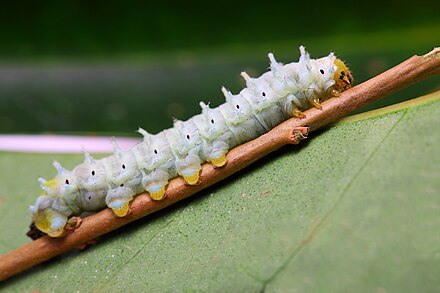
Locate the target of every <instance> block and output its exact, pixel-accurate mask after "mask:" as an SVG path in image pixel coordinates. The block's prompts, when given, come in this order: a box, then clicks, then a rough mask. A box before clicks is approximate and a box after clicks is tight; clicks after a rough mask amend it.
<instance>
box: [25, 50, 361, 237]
mask: <svg viewBox="0 0 440 293" xmlns="http://www.w3.org/2000/svg"><path fill="white" fill-rule="evenodd" d="M300 53H301V56H300V58H299V61H298V62H292V63H289V64H285V65H283V64H281V63H279V62H277V61H276V60H275V57H274V55H273V54H272V53H269V54H268V56H269V61H270V70H269V71H268V72H266V73H264V74H263V75H261V76H260V77H258V78H252V77H250V76H249V75H248V74H247V73H246V72H242V74H241V75H242V77H243V78H244V80H245V82H246V87H245V88H244V89H243V90H241V91H240V93H238V94H237V95H234V94H232V93H231V92H230V91H229V90H227V89H226V88H224V87H223V88H222V92H223V94H224V96H225V98H226V102H225V103H224V104H221V105H220V106H218V107H216V108H211V107H210V106H209V104H205V103H203V102H201V103H200V106H201V108H202V112H201V114H198V115H195V116H193V117H192V118H190V119H188V120H186V121H179V120H175V121H174V127H173V128H170V129H166V130H164V131H162V132H159V133H157V134H154V135H153V134H150V133H148V132H147V131H145V130H143V129H139V130H138V131H139V133H141V134H142V135H143V141H142V142H140V143H139V144H137V145H135V146H134V147H133V148H131V149H130V150H122V149H121V148H120V147H119V146H118V145H117V144H116V142H113V145H114V154H113V155H111V156H108V157H105V158H103V159H99V160H96V159H94V158H93V157H92V156H91V155H90V154H88V153H85V159H84V162H83V163H81V164H79V165H78V166H76V167H75V168H73V170H67V169H65V168H63V167H62V166H61V165H60V164H59V163H58V162H54V163H53V165H54V167H55V169H56V170H57V175H56V176H55V177H54V178H53V179H51V180H45V179H43V178H39V181H40V186H41V188H42V194H41V195H40V196H39V197H38V198H37V200H36V202H35V204H34V205H32V206H30V211H31V214H32V220H33V221H34V223H35V225H36V227H37V228H38V229H39V230H40V231H42V232H44V233H47V234H48V235H49V236H51V237H60V236H62V235H63V234H64V233H65V227H66V224H67V223H68V220H69V218H70V217H72V216H75V215H81V214H82V213H90V212H96V211H98V210H101V209H103V208H105V207H106V206H107V207H109V208H111V209H112V210H113V212H114V214H115V215H116V216H118V217H124V216H125V215H127V214H128V213H129V202H130V201H131V200H132V199H133V197H134V196H136V195H137V194H139V193H142V192H144V191H147V192H148V193H149V195H150V197H151V198H152V199H153V200H161V199H163V198H164V197H165V196H166V188H167V185H168V182H169V180H170V179H171V178H174V177H177V176H181V177H183V179H184V180H185V182H186V183H187V184H189V185H195V184H198V182H199V176H200V170H201V168H202V164H203V163H205V162H206V163H210V164H213V165H214V166H215V167H217V168H221V167H222V166H224V165H225V164H227V159H226V154H227V153H228V151H229V150H230V149H232V148H234V147H236V146H238V145H240V144H243V143H245V142H247V141H250V140H252V139H254V138H256V137H258V136H260V135H262V134H264V133H266V132H267V131H269V130H270V129H272V128H273V127H275V126H276V125H278V124H280V123H281V122H283V121H284V120H286V119H288V118H291V117H298V118H299V119H300V118H302V117H304V115H303V113H302V112H303V111H305V110H307V109H309V108H311V107H316V108H320V107H321V106H320V103H321V102H322V101H325V100H327V99H329V98H332V97H337V96H339V94H340V93H341V92H342V91H344V90H346V89H348V88H349V87H350V86H351V84H352V82H353V78H352V76H351V74H350V71H349V70H348V68H347V66H346V65H345V64H344V62H342V61H341V60H340V59H338V58H336V57H335V55H334V54H333V53H330V54H329V55H328V56H326V57H322V58H319V59H311V58H310V55H309V54H308V53H307V52H306V51H305V49H304V47H302V46H301V47H300Z"/></svg>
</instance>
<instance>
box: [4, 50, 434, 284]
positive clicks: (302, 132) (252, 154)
mask: <svg viewBox="0 0 440 293" xmlns="http://www.w3.org/2000/svg"><path fill="white" fill-rule="evenodd" d="M437 74H440V48H436V49H434V50H433V51H431V52H430V53H428V54H426V55H424V56H413V57H411V58H409V59H408V60H406V61H404V62H403V63H401V64H399V65H397V66H395V67H393V68H391V69H389V70H387V71H385V72H384V73H382V74H380V75H378V76H376V77H374V78H372V79H370V80H368V81H366V82H364V83H362V84H360V85H358V86H355V87H353V88H351V89H350V90H347V91H345V92H343V93H342V94H341V95H340V97H337V98H332V99H330V100H327V101H325V102H323V103H322V109H316V108H312V109H310V110H307V111H306V112H305V117H304V118H301V119H298V118H292V119H289V120H287V121H285V122H283V123H282V124H280V125H278V126H277V127H275V128H274V129H272V130H271V131H269V132H268V133H266V134H264V135H262V136H260V137H259V138H257V139H255V140H252V141H249V142H247V143H245V144H242V145H240V146H238V147H236V148H235V149H233V150H231V151H230V152H229V153H228V155H227V159H228V164H226V165H225V166H224V167H222V168H214V167H213V166H212V165H211V164H205V165H204V166H203V169H202V172H201V178H200V180H201V183H200V184H199V185H193V186H189V185H186V184H185V182H184V180H183V179H182V178H180V177H179V178H175V179H173V180H171V182H170V184H169V188H168V190H167V197H166V198H165V199H163V200H161V201H153V200H151V199H150V197H149V196H147V194H141V195H139V196H137V197H136V198H135V199H134V200H133V202H132V203H131V206H130V208H131V213H130V214H129V215H127V216H126V217H122V218H118V217H116V216H115V215H114V213H113V212H112V211H111V210H110V209H105V210H103V211H101V212H99V213H97V214H94V215H91V216H89V217H86V218H85V219H84V220H83V222H82V225H81V227H80V228H79V229H77V230H75V232H74V233H71V234H69V235H67V236H65V237H62V238H51V237H48V236H43V237H41V238H39V239H37V240H35V241H33V242H31V243H28V244H25V245H23V246H21V247H19V248H17V249H15V250H13V251H11V252H9V253H6V254H4V255H2V256H0V281H1V280H4V279H6V278H9V277H11V276H12V275H14V274H17V273H19V272H22V271H24V270H26V269H28V268H30V267H32V266H34V265H37V264H40V263H42V262H44V261H46V260H48V259H50V258H52V257H54V256H56V255H59V254H61V253H63V252H66V251H69V250H71V249H74V248H77V247H80V246H81V245H82V244H84V243H87V242H89V241H91V240H93V239H95V238H96V237H99V236H101V235H103V234H105V233H108V232H110V231H113V230H115V229H117V228H119V227H121V226H123V225H125V224H128V223H130V222H132V221H134V220H137V219H139V218H142V217H144V216H146V215H148V214H151V213H153V212H155V211H158V210H160V209H163V208H165V207H167V206H169V205H171V204H173V203H175V202H177V201H179V200H182V199H184V198H186V197H189V196H191V195H193V194H194V193H196V192H198V191H200V190H201V189H204V188H206V187H208V186H210V185H213V184H215V183H216V182H218V181H220V180H222V179H224V178H226V177H228V176H230V175H231V174H234V173H235V172H237V171H239V170H241V169H243V168H245V167H247V166H249V165H250V164H252V163H253V162H255V161H257V160H258V159H260V158H262V157H264V156H265V155H267V154H268V153H271V152H273V151H275V150H277V149H279V148H280V147H282V146H283V145H286V144H292V143H298V142H299V141H300V140H301V139H303V138H305V137H306V135H307V133H308V131H314V130H316V129H318V128H320V127H322V126H324V125H327V124H329V123H331V122H333V121H335V120H337V119H340V118H342V117H344V116H346V115H348V114H350V113H352V112H353V111H355V110H357V109H359V108H361V107H363V106H365V105H367V104H369V103H371V102H374V101H376V100H378V99H380V98H383V97H385V96H386V95H388V94H390V93H392V92H395V91H397V90H400V89H402V88H404V87H407V86H409V85H411V84H413V83H416V82H419V81H421V80H423V79H426V78H428V77H430V76H434V75H437Z"/></svg>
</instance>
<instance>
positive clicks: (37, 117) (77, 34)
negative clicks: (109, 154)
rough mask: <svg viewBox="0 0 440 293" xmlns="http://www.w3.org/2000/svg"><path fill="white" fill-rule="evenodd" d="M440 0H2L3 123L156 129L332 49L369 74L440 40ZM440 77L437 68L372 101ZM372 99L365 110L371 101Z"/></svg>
mask: <svg viewBox="0 0 440 293" xmlns="http://www.w3.org/2000/svg"><path fill="white" fill-rule="evenodd" d="M439 15H440V2H439V1H418V2H417V3H412V4H409V3H408V4H406V3H403V2H402V1H386V2H385V1H374V2H373V1H369V2H366V1H365V2H359V3H355V2H353V3H350V2H329V1H313V2H311V1H310V2H308V3H307V2H306V1H302V2H293V1H271V2H269V1H266V2H251V1H228V2H224V1H223V2H222V3H220V2H212V3H211V2H209V1H206V2H203V4H202V3H195V2H188V1H180V2H179V3H172V2H167V1H162V2H154V3H148V2H131V1H125V2H124V1H121V2H112V1H41V2H37V1H35V2H34V3H25V2H17V3H7V4H6V3H2V4H1V12H0V133H41V132H56V133H72V132H77V133H90V132H96V133H100V134H104V133H112V134H114V133H125V134H128V135H130V134H134V132H133V131H134V130H135V129H137V127H138V126H143V127H144V128H146V129H147V130H149V131H151V132H157V131H160V130H161V129H163V128H165V127H170V126H171V118H172V117H177V118H179V119H187V118H189V117H191V116H192V115H194V114H197V113H198V112H199V108H198V101H199V100H203V101H205V102H209V101H211V103H212V105H214V106H216V105H218V104H220V103H222V101H223V97H222V95H221V92H220V87H221V86H222V85H225V86H227V87H228V88H230V89H231V90H232V91H233V92H238V91H239V90H240V88H241V87H242V86H243V84H242V82H241V80H240V78H239V73H240V71H242V70H247V71H249V73H250V74H251V75H252V74H253V75H257V74H261V73H262V72H263V71H265V70H266V69H267V66H268V62H267V56H266V55H267V52H269V51H272V52H274V53H275V56H276V57H277V59H278V60H280V61H283V62H291V61H296V60H297V58H298V55H299V53H298V46H299V45H301V44H302V45H305V46H306V48H307V49H308V51H309V52H310V53H311V55H312V57H321V56H323V55H327V54H328V53H329V52H330V51H334V52H335V53H336V54H337V56H340V57H341V58H342V59H343V60H346V61H347V63H348V65H349V66H350V68H351V70H352V71H353V74H354V77H355V79H356V82H357V83H359V82H362V81H364V80H366V79H368V78H370V77H372V76H374V75H376V74H378V73H380V72H382V71H384V70H385V69H387V68H389V67H391V66H393V65H395V64H397V63H399V62H401V61H403V60H404V59H407V58H408V57H410V56H411V55H414V54H424V53H426V52H428V51H430V50H431V49H432V48H433V47H434V46H439V45H440V42H439V41H440V18H439ZM439 87H440V79H439V78H433V79H431V80H429V81H425V82H423V83H420V84H418V85H416V86H413V87H410V88H408V89H407V90H405V91H402V92H400V93H398V94H397V95H393V96H391V97H389V98H387V99H385V100H384V101H380V102H378V103H376V104H374V105H372V106H370V107H369V108H368V109H371V108H372V107H380V106H383V105H388V104H393V103H395V102H398V101H402V100H405V99H409V98H414V97H417V96H420V95H423V94H426V93H428V92H431V91H434V90H436V89H438V88H439ZM364 110H366V109H364Z"/></svg>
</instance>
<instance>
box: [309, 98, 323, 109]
mask: <svg viewBox="0 0 440 293" xmlns="http://www.w3.org/2000/svg"><path fill="white" fill-rule="evenodd" d="M310 103H311V104H312V105H313V106H314V107H315V108H317V109H320V110H321V109H322V106H321V103H320V101H319V98H314V99H312V100H311V101H310Z"/></svg>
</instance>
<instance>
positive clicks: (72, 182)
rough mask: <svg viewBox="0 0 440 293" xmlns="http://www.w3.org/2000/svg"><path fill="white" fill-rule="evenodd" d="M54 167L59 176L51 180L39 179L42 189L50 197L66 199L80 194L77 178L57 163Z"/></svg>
mask: <svg viewBox="0 0 440 293" xmlns="http://www.w3.org/2000/svg"><path fill="white" fill-rule="evenodd" d="M53 166H54V167H55V169H56V170H57V172H58V174H57V175H56V176H55V177H54V178H53V179H50V180H46V179H44V178H38V181H39V182H40V186H41V189H43V191H45V192H46V193H47V194H48V195H50V196H58V197H64V196H68V195H71V194H73V193H75V192H78V182H77V180H76V177H75V176H74V175H73V174H72V172H70V171H69V170H67V169H64V168H63V167H62V166H61V164H60V163H58V162H57V161H55V162H53Z"/></svg>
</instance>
